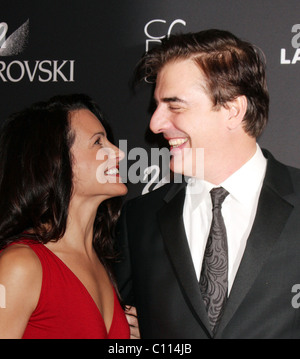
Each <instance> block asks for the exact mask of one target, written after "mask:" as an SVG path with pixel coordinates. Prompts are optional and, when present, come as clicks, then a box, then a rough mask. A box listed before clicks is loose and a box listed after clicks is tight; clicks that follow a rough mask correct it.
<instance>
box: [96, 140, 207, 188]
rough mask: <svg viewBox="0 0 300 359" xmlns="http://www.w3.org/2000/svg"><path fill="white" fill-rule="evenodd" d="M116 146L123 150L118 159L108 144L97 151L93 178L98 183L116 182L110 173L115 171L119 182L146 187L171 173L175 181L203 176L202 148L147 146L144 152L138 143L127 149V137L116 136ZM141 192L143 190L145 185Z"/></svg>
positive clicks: (155, 183) (161, 181)
mask: <svg viewBox="0 0 300 359" xmlns="http://www.w3.org/2000/svg"><path fill="white" fill-rule="evenodd" d="M118 147H119V149H120V152H121V153H122V154H123V156H122V157H123V159H122V160H121V161H120V162H119V159H118V158H116V155H115V151H114V150H113V149H112V148H106V147H105V148H101V149H99V151H98V152H97V156H96V159H97V160H98V161H99V166H98V167H97V170H96V178H97V180H98V182H99V183H102V184H103V183H107V182H109V183H117V182H118V181H119V179H118V176H115V177H114V176H113V175H116V174H119V175H120V176H121V178H122V182H123V183H133V184H137V183H143V184H146V186H147V185H148V186H147V187H149V184H150V182H151V184H152V185H153V186H152V187H153V188H158V187H159V186H161V185H163V184H166V183H168V182H170V179H171V177H172V180H173V181H174V182H175V183H182V182H183V181H188V180H189V179H190V178H191V177H193V178H198V179H204V149H203V148H181V149H180V148H174V147H173V148H172V149H168V148H161V149H159V148H151V150H150V152H149V153H148V152H147V151H146V150H145V149H144V148H141V147H135V148H132V149H131V150H128V146H127V140H120V141H119V146H118ZM170 167H171V169H172V170H171V169H170ZM107 174H108V175H110V178H109V180H108V178H107ZM146 186H145V187H146ZM144 192H147V190H146V188H145V191H144Z"/></svg>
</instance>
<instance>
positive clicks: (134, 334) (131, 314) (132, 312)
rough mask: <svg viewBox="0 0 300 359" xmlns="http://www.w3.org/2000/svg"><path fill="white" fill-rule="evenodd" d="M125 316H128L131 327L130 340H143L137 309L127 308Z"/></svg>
mask: <svg viewBox="0 0 300 359" xmlns="http://www.w3.org/2000/svg"><path fill="white" fill-rule="evenodd" d="M125 315H126V318H127V321H128V324H129V327H130V339H141V335H140V328H139V322H138V319H137V313H136V308H135V307H130V306H126V308H125Z"/></svg>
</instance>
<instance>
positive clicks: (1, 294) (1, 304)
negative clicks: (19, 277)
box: [0, 284, 6, 309]
mask: <svg viewBox="0 0 300 359" xmlns="http://www.w3.org/2000/svg"><path fill="white" fill-rule="evenodd" d="M5 308H6V289H5V286H4V285H2V284H0V309H5Z"/></svg>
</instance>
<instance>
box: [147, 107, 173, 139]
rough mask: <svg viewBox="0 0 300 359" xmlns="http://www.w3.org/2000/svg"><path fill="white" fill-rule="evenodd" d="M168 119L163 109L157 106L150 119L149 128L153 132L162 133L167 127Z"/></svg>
mask: <svg viewBox="0 0 300 359" xmlns="http://www.w3.org/2000/svg"><path fill="white" fill-rule="evenodd" d="M168 125H169V120H168V118H167V116H166V113H165V111H164V110H163V109H162V108H161V107H159V106H158V107H157V109H156V110H155V112H154V113H153V115H152V118H151V121H150V126H149V127H150V130H151V131H152V132H153V133H163V132H165V130H166V129H167V128H168Z"/></svg>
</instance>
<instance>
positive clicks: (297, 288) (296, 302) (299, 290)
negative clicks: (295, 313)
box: [292, 284, 300, 309]
mask: <svg viewBox="0 0 300 359" xmlns="http://www.w3.org/2000/svg"><path fill="white" fill-rule="evenodd" d="M292 293H296V294H295V295H294V296H293V298H292V307H293V308H294V309H299V308H300V284H295V285H294V286H293V288H292Z"/></svg>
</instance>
